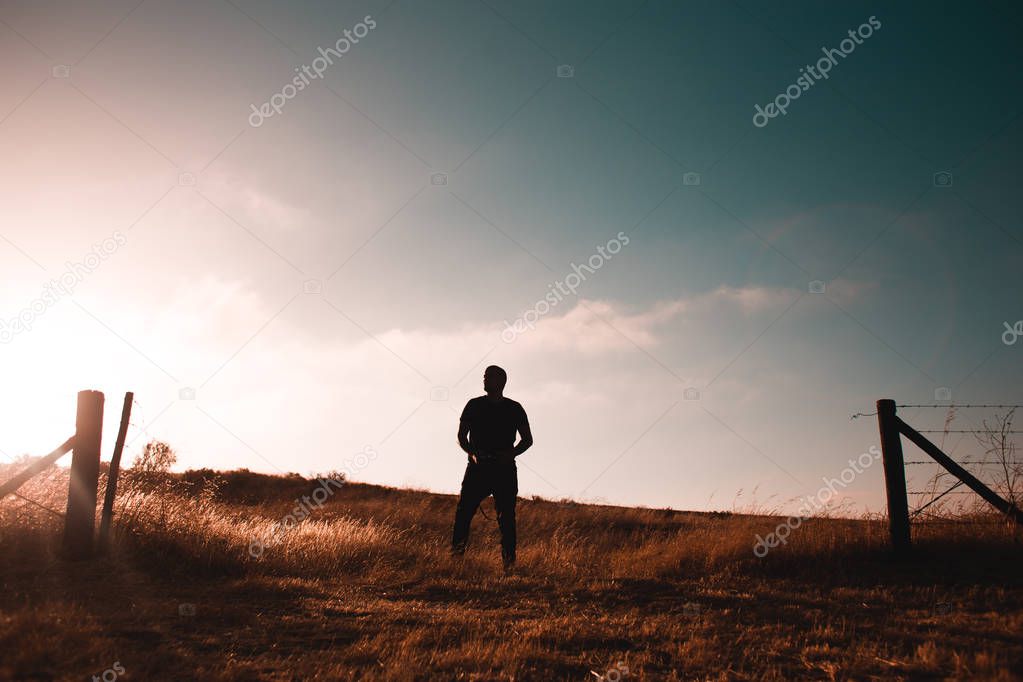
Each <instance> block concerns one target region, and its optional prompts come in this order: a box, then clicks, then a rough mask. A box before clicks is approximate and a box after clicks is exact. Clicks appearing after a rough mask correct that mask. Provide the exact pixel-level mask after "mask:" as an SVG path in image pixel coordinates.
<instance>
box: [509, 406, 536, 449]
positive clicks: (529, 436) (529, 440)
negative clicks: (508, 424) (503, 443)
mask: <svg viewBox="0 0 1023 682" xmlns="http://www.w3.org/2000/svg"><path fill="white" fill-rule="evenodd" d="M518 431H519V442H518V443H517V444H516V445H515V447H513V448H512V449H511V450H509V451H508V458H509V459H511V460H514V459H515V458H516V457H518V456H519V455H521V454H522V453H523V452H525V451H526V450H528V449H529V448H531V447H533V432H532V431H531V430H530V428H529V419H528V418H527V417H526V411H525V410H523V411H522V422H521V423H520V424H519V426H518Z"/></svg>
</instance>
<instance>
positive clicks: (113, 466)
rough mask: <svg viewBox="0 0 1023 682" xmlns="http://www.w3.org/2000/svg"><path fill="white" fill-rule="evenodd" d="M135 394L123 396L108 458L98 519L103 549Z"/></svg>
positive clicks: (107, 534) (108, 531)
mask: <svg viewBox="0 0 1023 682" xmlns="http://www.w3.org/2000/svg"><path fill="white" fill-rule="evenodd" d="M134 400H135V394H134V393H132V392H130V391H129V392H128V393H125V394H124V405H123V406H122V407H121V427H120V428H119V429H118V430H117V441H115V442H114V454H113V455H112V456H111V457H110V469H109V470H108V471H107V492H106V495H104V497H103V512H102V513H101V514H100V517H99V546H100V549H101V550H102V549H104V548H105V547H106V546H107V542H108V541H109V539H110V520H111V518H112V517H113V515H114V497H115V496H116V495H117V476H118V472H119V471H120V469H121V453H122V452H123V451H124V440H125V438H126V437H127V436H128V422H129V421H130V420H131V404H132V402H133V401H134Z"/></svg>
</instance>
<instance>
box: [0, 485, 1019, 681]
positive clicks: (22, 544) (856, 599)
mask: <svg viewBox="0 0 1023 682" xmlns="http://www.w3.org/2000/svg"><path fill="white" fill-rule="evenodd" d="M65 476H66V473H65V472H64V471H62V470H55V471H54V472H53V473H52V474H50V477H49V479H41V480H38V481H33V482H32V483H31V484H30V486H29V487H28V488H26V489H25V490H23V491H21V492H23V493H24V494H25V495H26V496H27V497H31V498H32V499H34V500H37V501H40V502H42V503H44V504H46V505H48V506H51V507H53V508H55V509H57V510H62V509H63V504H64V500H63V491H64V490H65V489H66V483H65V478H64V477H65ZM211 476H212V475H211V474H209V473H207V474H204V475H202V474H194V473H193V474H189V475H186V476H185V477H184V480H181V478H182V477H177V479H178V480H176V481H175V482H173V483H170V484H166V485H159V486H156V487H154V488H153V489H147V488H145V487H142V488H140V487H135V488H131V487H128V488H126V491H125V494H124V495H123V496H122V497H121V498H120V499H119V503H118V504H119V507H118V508H119V515H118V519H117V521H118V522H117V524H116V531H117V534H116V537H115V542H114V544H113V546H112V548H111V550H110V553H109V555H108V556H106V557H102V558H98V559H95V560H91V561H86V562H78V563H69V562H63V561H60V560H58V559H57V553H56V552H57V545H58V541H59V535H60V527H61V520H60V518H59V517H57V516H55V515H53V514H50V513H49V512H47V511H44V510H42V509H40V508H38V507H35V506H33V505H30V504H28V503H27V502H24V501H23V500H20V499H18V498H8V499H7V500H5V501H3V502H2V503H0V546H2V547H3V548H4V552H3V553H2V554H0V556H2V559H0V576H2V580H3V587H4V589H3V596H2V598H0V651H3V652H4V654H3V655H2V657H0V678H11V679H90V676H91V675H100V676H101V675H102V673H103V671H104V670H108V669H110V668H111V667H112V666H113V664H114V663H115V662H118V663H119V664H120V665H121V666H123V668H124V670H125V672H124V674H123V675H119V676H118V677H117V679H123V680H160V679H204V680H205V679H212V680H249V679H274V680H276V679H324V680H327V679H359V680H375V679H396V680H414V679H465V680H469V679H475V680H490V679H519V680H533V679H536V680H584V679H591V680H595V679H597V677H596V676H595V675H602V676H604V678H605V679H607V680H609V681H610V680H615V679H621V680H651V679H667V680H682V679H686V680H689V679H751V680H761V679H794V678H806V679H946V678H961V679H965V678H971V679H1016V678H1019V677H1021V676H1023V598H1021V597H1023V592H1021V586H1023V571H1021V568H1023V549H1021V545H1020V544H1019V542H1018V537H1016V536H1014V532H1013V530H1012V529H1010V528H1008V527H1006V526H1005V525H997V524H996V525H990V524H985V525H972V524H971V525H967V524H963V525H930V526H922V527H918V528H916V529H915V534H916V535H915V540H916V543H917V547H918V552H917V556H916V557H914V558H913V559H911V560H908V561H895V560H893V559H892V558H891V557H890V555H889V553H888V551H887V542H886V528H885V525H884V523H883V521H881V520H843V519H811V520H809V521H807V522H806V523H805V524H803V526H802V527H800V528H798V529H796V530H795V531H793V533H792V535H791V536H790V539H789V542H788V544H786V545H785V546H782V547H777V548H775V549H773V550H772V551H771V552H770V553H769V554H768V556H767V557H765V558H763V559H760V558H757V557H755V556H754V555H753V552H752V547H753V543H754V538H755V536H756V535H757V534H758V533H759V534H761V535H763V534H766V533H767V532H770V531H771V530H773V529H774V528H775V527H776V526H777V525H778V523H779V521H780V519H779V518H777V517H772V516H758V515H747V514H732V513H716V514H697V513H686V512H677V511H668V510H652V509H630V508H619V507H602V506H592V505H580V504H572V503H567V502H551V501H545V500H524V501H522V502H520V507H519V525H520V528H519V534H520V555H519V563H520V566H519V569H518V572H517V573H516V575H514V576H511V577H505V576H504V575H503V574H502V572H501V570H500V560H499V554H498V549H497V537H496V529H495V527H494V526H495V524H494V521H493V507H492V503H491V502H490V501H487V502H485V505H484V508H485V509H486V510H487V512H488V514H489V516H490V517H491V519H490V520H488V519H486V518H483V517H482V516H480V515H477V517H476V519H475V521H474V539H473V543H472V546H471V549H470V553H469V555H468V556H467V557H466V558H465V559H464V560H461V561H453V560H452V559H450V558H449V557H448V555H447V542H448V538H449V535H448V534H449V530H450V522H451V517H452V514H453V510H454V498H453V497H451V496H445V495H435V494H430V493H424V492H417V491H402V490H393V489H387V488H380V487H375V486H366V485H357V484H346V485H345V486H344V488H343V489H342V490H340V491H339V492H337V494H335V495H333V496H332V497H331V498H330V499H329V501H328V502H327V503H326V504H325V505H324V506H323V507H322V508H321V509H318V510H314V511H313V512H312V515H311V517H310V518H309V519H307V520H305V521H303V522H302V523H300V524H299V525H298V526H296V527H294V528H292V529H290V530H288V531H284V532H278V533H277V534H276V536H274V537H275V540H274V541H272V542H268V543H267V544H266V545H265V549H264V551H263V553H262V555H261V556H259V557H258V558H256V557H253V556H252V555H251V554H250V552H249V546H250V543H251V542H252V541H253V540H254V539H257V538H268V537H270V536H271V535H272V534H273V528H274V524H276V523H278V522H279V521H280V520H281V519H282V518H283V517H284V516H285V515H286V514H287V513H288V512H289V510H291V509H292V508H293V507H294V505H295V499H296V498H299V497H301V496H302V495H305V494H309V493H311V491H312V490H313V489H314V488H315V487H316V483H315V482H314V481H307V480H305V479H302V478H300V477H287V478H281V477H270V476H259V475H256V474H248V473H233V474H230V475H227V476H226V478H225V480H223V481H222V482H221V485H220V486H219V489H218V490H216V491H214V490H213V489H212V488H210V487H209V486H207V485H205V484H204V482H203V481H204V480H206V479H209V478H210V477H211ZM2 478H6V475H2V476H0V479H2ZM974 520H978V519H974ZM983 520H985V521H987V520H990V519H983ZM182 604H184V605H186V607H185V611H184V613H185V614H186V615H181V614H182V611H181V610H180V609H181V605H182ZM187 605H194V606H195V614H194V615H188V614H189V613H190V610H189V608H188V606H187ZM107 679H110V677H109V676H108V678H107Z"/></svg>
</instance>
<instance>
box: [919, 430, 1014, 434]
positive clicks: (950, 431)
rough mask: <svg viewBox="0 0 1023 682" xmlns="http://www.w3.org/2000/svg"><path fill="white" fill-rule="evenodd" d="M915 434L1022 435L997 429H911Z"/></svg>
mask: <svg viewBox="0 0 1023 682" xmlns="http://www.w3.org/2000/svg"><path fill="white" fill-rule="evenodd" d="M913 430H914V431H916V432H917V433H1023V431H1016V430H1009V431H1000V430H997V429H991V430H984V429H948V430H945V429H913Z"/></svg>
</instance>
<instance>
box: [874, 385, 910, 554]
mask: <svg viewBox="0 0 1023 682" xmlns="http://www.w3.org/2000/svg"><path fill="white" fill-rule="evenodd" d="M877 425H878V428H879V429H880V431H881V455H882V457H883V460H884V485H885V492H886V494H887V497H888V524H889V528H890V530H891V536H892V547H894V548H895V551H896V552H897V553H900V554H901V553H905V552H908V551H909V549H910V547H911V543H910V536H909V501H908V500H907V496H906V467H905V463H904V462H903V459H902V436H901V434H900V433H899V426H898V418H897V417H896V416H895V401H894V400H890V399H888V398H883V399H881V400H878V401H877Z"/></svg>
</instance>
